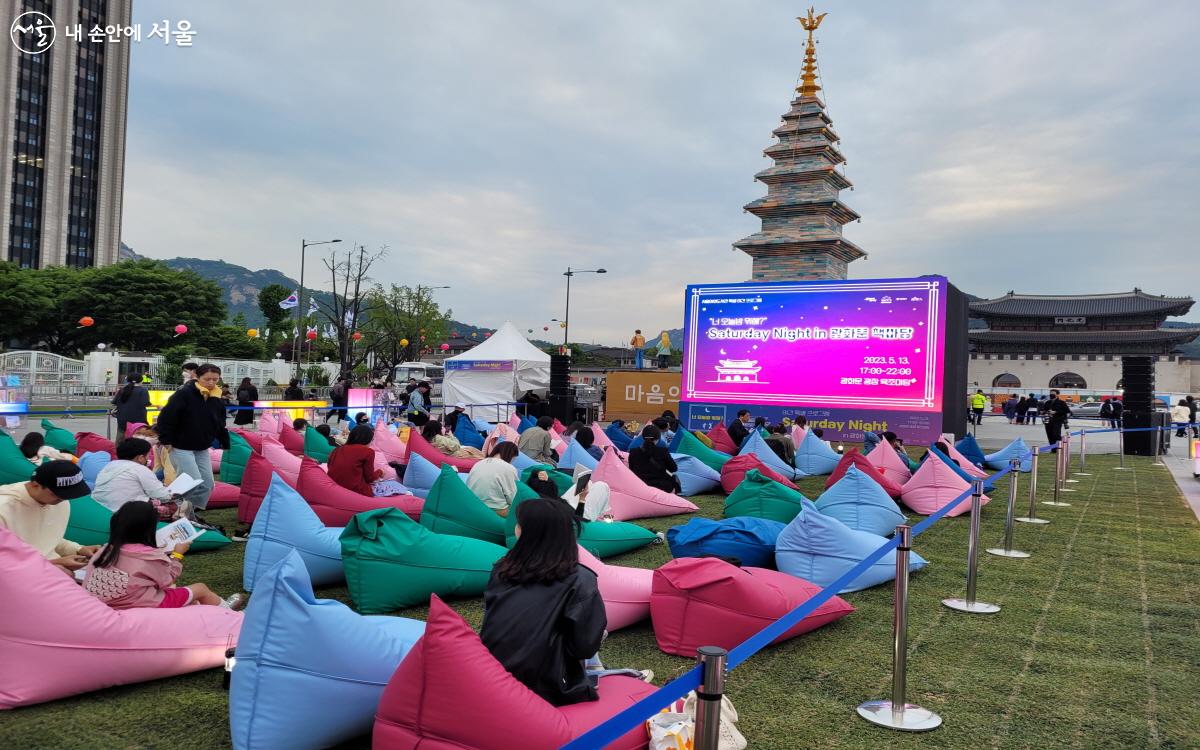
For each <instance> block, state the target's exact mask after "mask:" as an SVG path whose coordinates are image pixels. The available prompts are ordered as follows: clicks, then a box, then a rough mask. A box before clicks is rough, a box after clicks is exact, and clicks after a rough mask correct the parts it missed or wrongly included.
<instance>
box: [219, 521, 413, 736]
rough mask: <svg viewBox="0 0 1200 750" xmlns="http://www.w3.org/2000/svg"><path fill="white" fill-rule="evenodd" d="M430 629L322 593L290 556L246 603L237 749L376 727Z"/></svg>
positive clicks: (232, 708) (232, 721) (237, 671)
mask: <svg viewBox="0 0 1200 750" xmlns="http://www.w3.org/2000/svg"><path fill="white" fill-rule="evenodd" d="M255 525H256V526H257V525H258V523H257V522H256V523H255ZM424 633H425V623H423V622H419V621H417V620H410V619H408V618H404V617H388V616H384V617H364V616H362V615H360V614H357V613H355V612H354V611H353V610H352V609H350V608H349V607H347V606H346V605H345V604H342V603H341V602H338V601H334V600H332V599H317V598H316V597H314V596H313V591H312V583H311V581H310V580H309V577H308V571H307V569H306V568H305V564H304V561H303V560H302V559H301V558H300V554H299V553H297V552H289V553H288V554H287V556H286V557H284V558H283V559H282V560H280V561H279V562H278V563H276V564H275V565H274V566H272V567H271V568H270V569H268V570H267V571H266V572H265V573H264V574H263V575H262V577H261V578H259V580H258V588H257V590H256V591H255V592H254V596H253V597H251V598H250V604H249V606H247V607H246V613H245V619H244V620H243V622H242V632H241V636H240V637H239V640H238V644H237V663H236V665H235V666H234V668H233V675H232V679H231V683H230V688H229V729H230V734H231V735H232V738H233V746H234V747H235V748H238V749H239V750H250V749H251V748H262V749H263V750H266V749H268V748H281V747H286V748H318V747H330V746H332V745H338V744H341V743H342V742H345V741H347V740H351V739H354V738H355V737H358V736H360V735H363V734H366V733H367V732H370V731H371V726H372V724H373V722H374V721H375V711H376V709H377V708H378V707H379V699H380V696H381V695H382V694H383V689H384V686H386V685H387V682H388V680H390V679H391V677H392V673H393V672H395V671H396V668H397V667H398V666H399V665H400V662H401V661H403V660H404V657H405V656H406V655H407V654H408V652H409V650H410V649H411V648H412V647H413V646H414V645H415V644H416V642H417V641H418V640H419V639H420V638H421V636H422V635H424Z"/></svg>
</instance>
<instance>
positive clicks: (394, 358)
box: [362, 284, 451, 373]
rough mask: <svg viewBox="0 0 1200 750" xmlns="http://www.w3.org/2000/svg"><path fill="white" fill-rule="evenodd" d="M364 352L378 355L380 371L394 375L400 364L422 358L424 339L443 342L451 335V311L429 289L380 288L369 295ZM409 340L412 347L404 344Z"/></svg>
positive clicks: (377, 363) (380, 286)
mask: <svg viewBox="0 0 1200 750" xmlns="http://www.w3.org/2000/svg"><path fill="white" fill-rule="evenodd" d="M366 310H367V322H366V325H365V326H363V335H364V338H363V341H362V343H363V344H365V346H364V349H365V350H367V351H369V352H372V353H374V355H375V362H376V369H377V370H382V371H384V372H387V373H391V372H392V371H393V370H394V369H395V368H396V365H398V364H400V363H401V362H405V361H408V360H412V359H417V358H419V356H420V351H421V349H422V348H423V347H422V346H421V343H422V342H421V337H422V336H424V337H425V341H426V342H430V341H441V340H443V339H445V338H446V336H447V334H448V333H449V332H450V325H451V320H450V316H451V311H450V310H445V311H443V310H441V309H440V308H439V307H438V304H437V303H436V302H435V301H434V300H433V295H432V291H431V290H430V289H428V288H426V287H422V286H417V287H409V286H397V285H395V284H392V285H391V286H390V287H387V288H384V287H383V286H382V285H376V286H375V288H374V289H372V290H371V292H370V294H368V295H367V300H366ZM403 340H407V341H408V342H409V344H408V346H401V345H400V342H401V341H403Z"/></svg>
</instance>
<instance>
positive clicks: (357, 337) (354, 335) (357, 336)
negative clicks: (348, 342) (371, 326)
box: [350, 331, 362, 341]
mask: <svg viewBox="0 0 1200 750" xmlns="http://www.w3.org/2000/svg"><path fill="white" fill-rule="evenodd" d="M350 338H352V339H354V340H355V341H362V334H361V333H359V332H358V331H355V332H354V333H352V334H350Z"/></svg>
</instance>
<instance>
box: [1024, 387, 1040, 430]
mask: <svg viewBox="0 0 1200 750" xmlns="http://www.w3.org/2000/svg"><path fill="white" fill-rule="evenodd" d="M1040 406H1041V402H1039V401H1038V397H1037V396H1035V395H1033V394H1032V393H1031V394H1029V400H1028V401H1026V402H1025V424H1037V421H1038V411H1039V407H1040Z"/></svg>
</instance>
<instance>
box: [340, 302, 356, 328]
mask: <svg viewBox="0 0 1200 750" xmlns="http://www.w3.org/2000/svg"><path fill="white" fill-rule="evenodd" d="M342 324H343V325H345V326H346V327H347V328H353V327H354V309H353V308H349V307H348V308H346V314H345V315H343V316H342Z"/></svg>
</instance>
